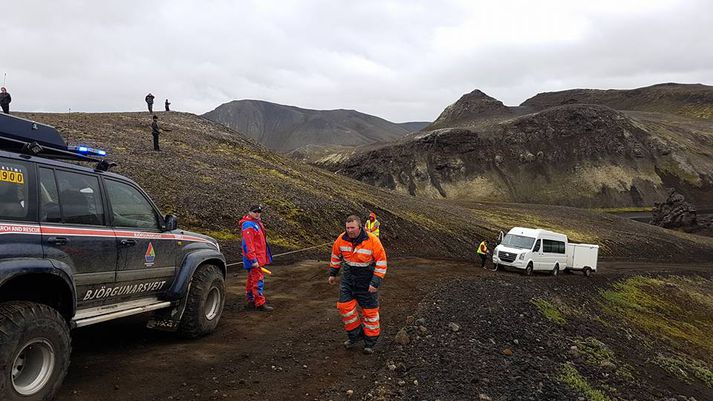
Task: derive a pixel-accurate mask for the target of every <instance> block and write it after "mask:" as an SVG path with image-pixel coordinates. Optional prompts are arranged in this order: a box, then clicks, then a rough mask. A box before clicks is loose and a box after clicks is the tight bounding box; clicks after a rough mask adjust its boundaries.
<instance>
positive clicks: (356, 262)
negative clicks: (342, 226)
mask: <svg viewBox="0 0 713 401" xmlns="http://www.w3.org/2000/svg"><path fill="white" fill-rule="evenodd" d="M366 234H367V236H368V238H367V239H366V240H363V241H361V242H359V243H357V244H356V246H353V245H354V244H353V243H352V242H351V241H349V237H348V236H347V233H346V232H344V233H342V234H341V235H340V236H339V237H337V240H336V241H334V245H333V246H332V259H331V262H330V264H329V267H330V268H332V269H339V268H340V267H341V262H342V261H344V263H345V264H347V265H349V266H350V267H356V268H359V267H363V268H368V267H369V266H372V265H373V266H374V276H375V277H377V278H378V279H377V280H373V279H372V285H374V284H376V285H374V287H378V286H379V284H381V280H382V279H383V278H384V276H385V275H386V269H387V264H386V251H385V250H384V246H383V245H381V241H379V238H378V237H377V236H376V235H374V234H372V233H366Z"/></svg>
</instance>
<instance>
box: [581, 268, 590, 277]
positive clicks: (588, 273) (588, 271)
mask: <svg viewBox="0 0 713 401" xmlns="http://www.w3.org/2000/svg"><path fill="white" fill-rule="evenodd" d="M583 272H584V276H585V277H589V276H591V275H592V268H591V267H589V266H586V267H585V268H584V270H583Z"/></svg>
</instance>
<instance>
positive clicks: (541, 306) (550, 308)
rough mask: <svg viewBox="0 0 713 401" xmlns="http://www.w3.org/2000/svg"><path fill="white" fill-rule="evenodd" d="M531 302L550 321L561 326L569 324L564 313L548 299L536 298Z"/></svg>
mask: <svg viewBox="0 0 713 401" xmlns="http://www.w3.org/2000/svg"><path fill="white" fill-rule="evenodd" d="M530 302H532V303H533V304H534V305H535V306H536V307H537V309H538V310H539V311H540V313H542V315H543V316H544V317H545V318H547V319H548V320H550V321H552V322H555V323H557V324H559V325H564V324H565V323H567V320H566V319H565V318H564V316H563V315H562V313H561V312H560V311H559V310H558V309H557V308H555V306H554V305H552V303H550V302H549V301H547V300H546V299H542V298H535V299H533V300H532V301H530Z"/></svg>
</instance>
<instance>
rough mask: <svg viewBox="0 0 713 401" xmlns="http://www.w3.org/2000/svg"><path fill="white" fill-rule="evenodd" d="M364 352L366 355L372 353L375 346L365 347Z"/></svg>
mask: <svg viewBox="0 0 713 401" xmlns="http://www.w3.org/2000/svg"><path fill="white" fill-rule="evenodd" d="M362 352H363V353H364V354H365V355H371V354H373V353H374V348H371V347H364V349H363V350H362Z"/></svg>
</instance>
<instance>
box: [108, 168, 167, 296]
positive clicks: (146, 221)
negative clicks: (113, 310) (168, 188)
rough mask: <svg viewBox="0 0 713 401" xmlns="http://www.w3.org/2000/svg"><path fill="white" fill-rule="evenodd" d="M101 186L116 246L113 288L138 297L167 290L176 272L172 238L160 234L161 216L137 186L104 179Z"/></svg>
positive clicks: (161, 231)
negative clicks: (117, 258) (107, 202)
mask: <svg viewBox="0 0 713 401" xmlns="http://www.w3.org/2000/svg"><path fill="white" fill-rule="evenodd" d="M104 187H105V188H106V193H107V197H108V200H109V207H110V210H111V218H112V225H113V227H114V232H115V233H116V236H117V241H118V245H119V265H118V268H117V277H116V279H117V286H121V287H122V288H123V287H131V288H138V291H137V292H138V293H139V294H142V295H146V294H152V293H159V292H163V291H165V290H167V289H168V288H170V286H171V284H172V282H173V279H174V276H175V274H176V269H177V268H176V257H177V254H178V245H177V241H176V237H175V235H173V234H169V233H163V230H162V221H163V219H162V217H161V216H160V214H159V213H158V211H157V209H156V207H155V206H154V205H153V203H152V202H151V201H150V200H149V199H148V197H146V195H144V193H143V192H142V191H140V190H139V189H138V188H137V187H135V186H134V185H131V184H129V183H126V182H122V181H119V180H115V179H110V178H106V177H105V178H104ZM136 286H138V287H136ZM131 293H132V294H133V293H134V292H133V291H132V292H131Z"/></svg>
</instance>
